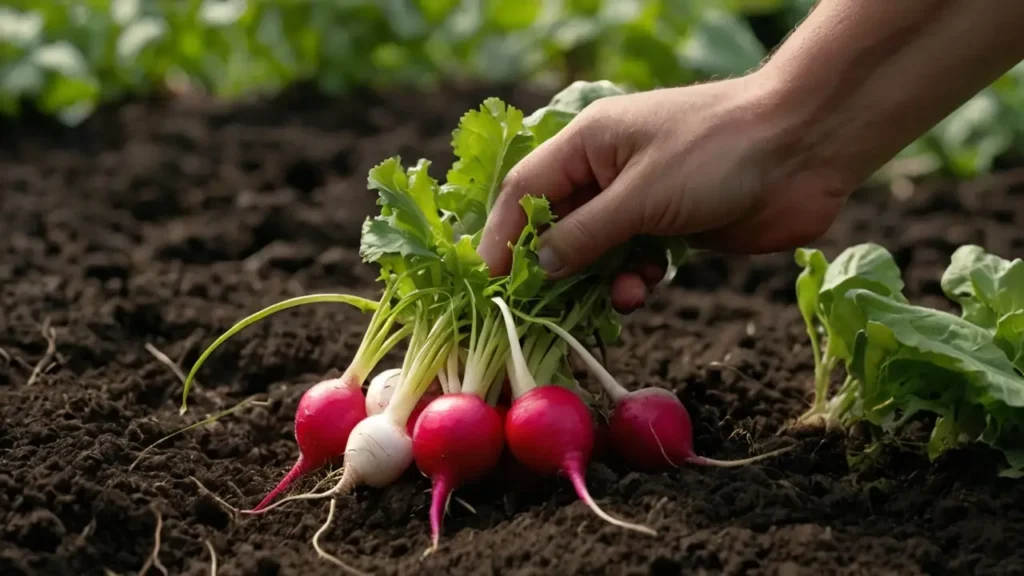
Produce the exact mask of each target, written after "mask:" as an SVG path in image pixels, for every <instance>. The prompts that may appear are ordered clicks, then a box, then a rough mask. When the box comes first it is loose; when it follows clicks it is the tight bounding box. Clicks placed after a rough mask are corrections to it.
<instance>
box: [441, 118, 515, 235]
mask: <svg viewBox="0 0 1024 576" xmlns="http://www.w3.org/2000/svg"><path fill="white" fill-rule="evenodd" d="M452 147H453V148H454V151H455V155H456V156H457V157H458V160H457V161H456V162H455V163H454V165H453V166H452V169H451V170H449V171H448V178H447V180H448V181H447V184H445V186H444V187H443V188H442V190H441V195H440V197H439V199H438V201H439V204H440V205H441V207H442V208H443V209H444V210H447V211H448V212H451V213H452V214H454V215H455V217H456V218H457V219H458V220H459V222H460V223H461V225H462V232H463V233H465V234H470V235H473V234H476V233H477V232H478V231H479V230H480V229H482V228H483V225H484V222H486V219H487V214H488V213H489V212H490V209H491V207H492V206H493V205H494V201H495V199H497V197H498V193H499V191H500V189H501V183H502V181H503V180H504V178H505V175H506V174H508V171H509V170H511V169H512V166H514V165H515V164H516V163H517V162H519V161H520V160H522V159H523V157H525V156H526V154H527V153H529V152H530V151H531V150H532V149H533V138H532V137H531V135H530V133H528V132H526V131H524V130H523V114H522V112H520V111H519V110H517V109H516V108H514V107H512V106H506V105H505V103H504V102H502V101H501V100H500V99H498V98H488V99H486V100H484V102H483V104H481V105H480V108H479V109H476V110H470V111H469V112H467V113H466V114H465V115H463V117H462V119H461V120H460V121H459V126H458V128H456V129H455V131H454V133H453V134H452Z"/></svg>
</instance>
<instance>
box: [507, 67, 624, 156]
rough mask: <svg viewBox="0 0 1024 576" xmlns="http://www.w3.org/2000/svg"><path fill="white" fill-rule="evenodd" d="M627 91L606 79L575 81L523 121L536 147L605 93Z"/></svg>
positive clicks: (606, 95) (612, 93)
mask: <svg viewBox="0 0 1024 576" xmlns="http://www.w3.org/2000/svg"><path fill="white" fill-rule="evenodd" d="M625 93H626V91H625V90H623V89H622V88H621V87H619V86H617V85H615V84H614V83H612V82H609V81H608V80H597V81H595V82H587V81H583V80H577V81H575V82H573V83H572V84H569V85H568V86H567V87H565V88H564V89H562V90H561V91H560V92H558V93H557V94H555V95H554V96H553V97H552V98H551V101H550V102H548V105H547V106H544V107H542V108H538V109H537V110H534V112H533V114H530V115H529V116H528V117H526V119H525V120H523V126H525V127H526V128H527V129H529V130H530V132H531V133H532V134H533V137H534V139H535V140H536V142H535V145H537V146H539V145H540V144H542V143H543V142H544V141H546V140H548V139H549V138H551V137H552V136H554V135H555V134H557V133H558V132H559V131H561V130H562V128H565V127H566V126H568V125H569V122H572V119H573V118H575V117H576V115H578V114H579V113H580V112H582V111H583V109H584V108H586V107H587V106H589V105H590V104H592V103H594V101H596V100H599V99H601V98H607V97H608V96H619V95H622V94H625Z"/></svg>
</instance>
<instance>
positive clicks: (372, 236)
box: [359, 218, 437, 262]
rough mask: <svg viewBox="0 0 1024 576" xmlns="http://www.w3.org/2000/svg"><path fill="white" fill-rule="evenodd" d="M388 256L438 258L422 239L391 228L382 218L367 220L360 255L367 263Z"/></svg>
mask: <svg viewBox="0 0 1024 576" xmlns="http://www.w3.org/2000/svg"><path fill="white" fill-rule="evenodd" d="M386 254H398V255H400V256H402V257H405V258H408V257H411V256H422V257H424V258H436V257H437V255H436V254H435V253H434V252H432V251H430V249H428V248H427V246H426V245H425V244H424V243H423V242H422V240H421V239H420V238H418V237H416V236H414V235H412V234H410V233H408V232H406V231H404V230H400V229H397V228H395V227H393V226H391V224H389V223H388V222H387V221H386V220H382V219H380V218H375V219H368V220H366V221H365V222H364V223H363V230H362V237H361V238H360V245H359V255H360V256H361V257H362V258H363V261H365V262H377V261H378V260H380V259H381V258H382V257H383V256H384V255H386Z"/></svg>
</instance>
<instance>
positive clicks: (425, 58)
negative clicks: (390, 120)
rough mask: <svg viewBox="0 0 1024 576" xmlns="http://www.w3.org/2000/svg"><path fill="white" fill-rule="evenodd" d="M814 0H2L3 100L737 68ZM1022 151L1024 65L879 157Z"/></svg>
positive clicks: (687, 73) (902, 168)
mask: <svg viewBox="0 0 1024 576" xmlns="http://www.w3.org/2000/svg"><path fill="white" fill-rule="evenodd" d="M813 4H814V0H281V1H270V0H77V1H72V0H6V3H5V5H4V6H0V114H6V115H17V114H19V113H20V112H21V111H22V110H23V109H24V107H25V106H33V107H35V108H38V109H39V110H40V111H42V112H43V113H45V114H50V115H54V116H56V117H57V118H59V119H60V120H61V121H62V122H64V123H66V124H76V123H78V122H81V121H82V120H84V119H85V118H87V117H88V116H89V115H90V113H91V112H92V111H93V110H94V109H95V108H96V107H97V106H98V105H100V104H102V103H106V102H112V101H117V100H119V99H122V98H125V97H131V96H143V95H149V94H154V93H156V94H161V93H180V92H196V91H199V92H204V93H208V94H211V95H213V96H215V97H218V98H224V99H233V98H239V97H250V96H254V95H264V94H272V93H273V92H275V91H277V90H280V89H281V88H283V87H285V86H288V85H290V84H293V83H296V82H313V83H315V85H316V86H317V87H318V88H319V89H320V90H322V91H323V92H324V93H326V94H339V93H343V92H345V91H347V90H351V89H353V88H357V87H379V88H386V87H394V86H414V87H421V88H425V87H429V86H431V85H436V84H438V83H440V82H444V81H489V82H495V83H511V82H534V83H538V84H540V85H542V86H547V87H549V88H558V87H560V86H564V85H565V84H567V83H569V82H571V81H573V80H577V79H597V78H607V79H610V80H612V81H615V82H619V83H622V84H625V85H628V86H630V87H631V88H633V89H640V90H642V89H649V88H655V87H658V86H677V85H683V84H689V83H693V82H697V81H702V80H707V79H713V78H720V77H725V76H730V75H738V74H742V73H744V72H746V71H748V70H750V69H751V68H753V67H756V66H757V65H758V63H759V62H761V60H762V59H763V58H764V57H765V56H766V55H767V54H768V53H769V52H770V50H771V49H772V48H774V46H775V45H777V44H778V43H779V42H780V41H781V40H782V39H783V38H784V37H785V35H786V34H787V33H788V32H789V31H790V30H791V29H792V28H793V27H794V26H796V25H797V24H798V23H799V22H800V20H801V19H803V18H804V17H805V16H806V15H807V13H808V11H809V10H810V9H811V7H812V5H813ZM1021 151H1024V67H1022V66H1017V68H1015V69H1014V70H1013V71H1011V72H1010V73H1008V74H1007V75H1006V76H1004V77H1003V78H1001V79H1000V80H999V81H998V82H996V83H994V84H993V85H992V86H991V87H989V88H988V89H986V90H985V91H984V92H983V93H981V94H979V95H978V96H977V97H976V98H974V99H973V100H971V101H970V102H968V103H967V104H966V105H964V106H963V107H962V108H961V109H959V110H957V111H956V112H955V113H954V114H952V115H951V116H950V117H949V118H947V119H946V120H945V121H944V122H943V123H942V124H941V125H939V126H937V127H936V128H935V130H933V131H932V132H931V133H929V134H928V135H927V136H926V137H924V138H922V139H921V140H919V141H918V142H915V143H914V144H913V145H912V146H910V147H908V149H907V150H905V151H904V152H903V153H902V154H901V155H900V157H899V158H897V159H896V161H894V162H893V163H891V164H890V166H888V167H887V168H886V170H885V171H883V172H882V173H881V176H882V177H885V178H901V177H906V176H915V175H920V174H927V173H934V172H942V173H945V174H947V175H951V176H956V177H969V176H973V175H975V174H978V173H982V172H986V171H988V170H990V169H992V168H993V166H994V165H995V163H996V162H997V161H998V160H999V159H1001V158H1006V157H1008V156H1018V155H1019V154H1020V152H1021Z"/></svg>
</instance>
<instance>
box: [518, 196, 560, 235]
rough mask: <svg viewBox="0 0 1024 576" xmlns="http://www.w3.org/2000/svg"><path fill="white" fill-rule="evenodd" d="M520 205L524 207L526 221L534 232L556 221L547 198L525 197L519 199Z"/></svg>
mask: <svg viewBox="0 0 1024 576" xmlns="http://www.w3.org/2000/svg"><path fill="white" fill-rule="evenodd" d="M519 205H520V206H522V207H523V211H524V212H526V221H527V222H528V223H529V225H530V227H532V228H533V229H534V230H536V229H538V228H540V227H541V226H546V225H548V224H550V223H551V222H552V221H553V220H554V219H555V216H554V214H552V213H551V204H549V203H548V201H547V199H546V198H543V197H539V196H529V195H527V196H523V197H522V198H520V199H519Z"/></svg>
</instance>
